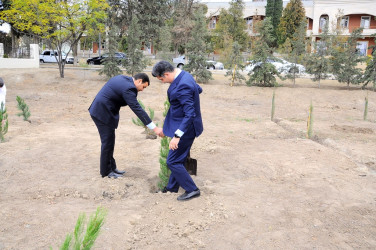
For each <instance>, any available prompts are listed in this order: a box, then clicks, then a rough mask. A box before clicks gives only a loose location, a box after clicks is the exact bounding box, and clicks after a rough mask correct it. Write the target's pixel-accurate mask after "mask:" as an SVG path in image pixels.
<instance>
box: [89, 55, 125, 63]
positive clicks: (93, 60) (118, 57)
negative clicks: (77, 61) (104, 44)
mask: <svg viewBox="0 0 376 250" xmlns="http://www.w3.org/2000/svg"><path fill="white" fill-rule="evenodd" d="M108 56H109V54H103V55H101V56H96V57H93V58H89V59H87V60H86V62H87V64H90V65H101V64H102V63H103V62H104V61H103V59H105V58H107V57H108ZM115 58H116V60H117V61H118V64H121V62H122V61H123V60H126V59H127V56H126V54H124V53H123V52H116V53H115Z"/></svg>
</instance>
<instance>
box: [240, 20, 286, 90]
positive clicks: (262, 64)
mask: <svg viewBox="0 0 376 250" xmlns="http://www.w3.org/2000/svg"><path fill="white" fill-rule="evenodd" d="M256 30H257V32H258V33H259V35H258V36H257V37H256V40H255V42H254V48H253V50H252V53H253V57H252V64H254V65H255V67H254V70H253V71H250V72H248V76H249V79H248V81H247V84H248V85H259V86H267V87H273V86H275V85H276V84H277V80H276V77H275V76H280V74H279V72H278V71H277V69H276V68H275V66H274V65H273V64H271V63H269V62H268V59H273V58H274V56H273V48H272V47H270V45H269V44H272V43H273V41H274V40H275V37H274V36H273V25H272V20H271V18H270V17H267V18H266V19H265V20H264V22H260V23H258V25H257V27H256Z"/></svg>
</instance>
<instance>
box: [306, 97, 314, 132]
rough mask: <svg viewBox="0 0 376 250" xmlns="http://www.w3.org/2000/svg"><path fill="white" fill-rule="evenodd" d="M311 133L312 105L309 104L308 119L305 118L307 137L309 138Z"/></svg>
mask: <svg viewBox="0 0 376 250" xmlns="http://www.w3.org/2000/svg"><path fill="white" fill-rule="evenodd" d="M312 133H313V105H312V101H311V105H310V106H309V113H308V120H307V138H308V139H311V138H312Z"/></svg>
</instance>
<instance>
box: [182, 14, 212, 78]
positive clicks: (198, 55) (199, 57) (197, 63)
mask: <svg viewBox="0 0 376 250" xmlns="http://www.w3.org/2000/svg"><path fill="white" fill-rule="evenodd" d="M207 36H208V28H207V25H206V19H205V14H204V12H203V9H202V8H199V9H198V10H197V11H196V12H195V17H194V26H193V29H192V39H191V41H190V42H189V43H188V44H187V50H188V53H187V55H188V58H189V63H188V64H187V65H185V67H184V69H185V70H187V71H188V72H190V73H191V74H192V75H193V76H194V77H195V78H196V81H198V82H201V83H206V82H208V81H209V80H210V79H212V74H211V72H210V71H209V70H208V69H207V68H206V56H205V55H206V49H207V46H206V38H207Z"/></svg>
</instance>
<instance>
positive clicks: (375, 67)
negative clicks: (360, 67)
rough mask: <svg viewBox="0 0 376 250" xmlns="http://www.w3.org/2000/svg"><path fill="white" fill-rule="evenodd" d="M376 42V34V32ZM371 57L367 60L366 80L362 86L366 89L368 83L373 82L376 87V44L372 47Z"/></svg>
mask: <svg viewBox="0 0 376 250" xmlns="http://www.w3.org/2000/svg"><path fill="white" fill-rule="evenodd" d="M375 43H376V34H375ZM371 48H372V55H371V59H370V60H369V61H368V62H367V67H366V70H365V72H364V76H363V81H364V82H365V83H364V85H363V86H362V88H363V89H364V88H365V87H366V86H367V85H368V83H370V82H371V83H373V90H374V91H375V88H376V45H373V46H372V47H371Z"/></svg>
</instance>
